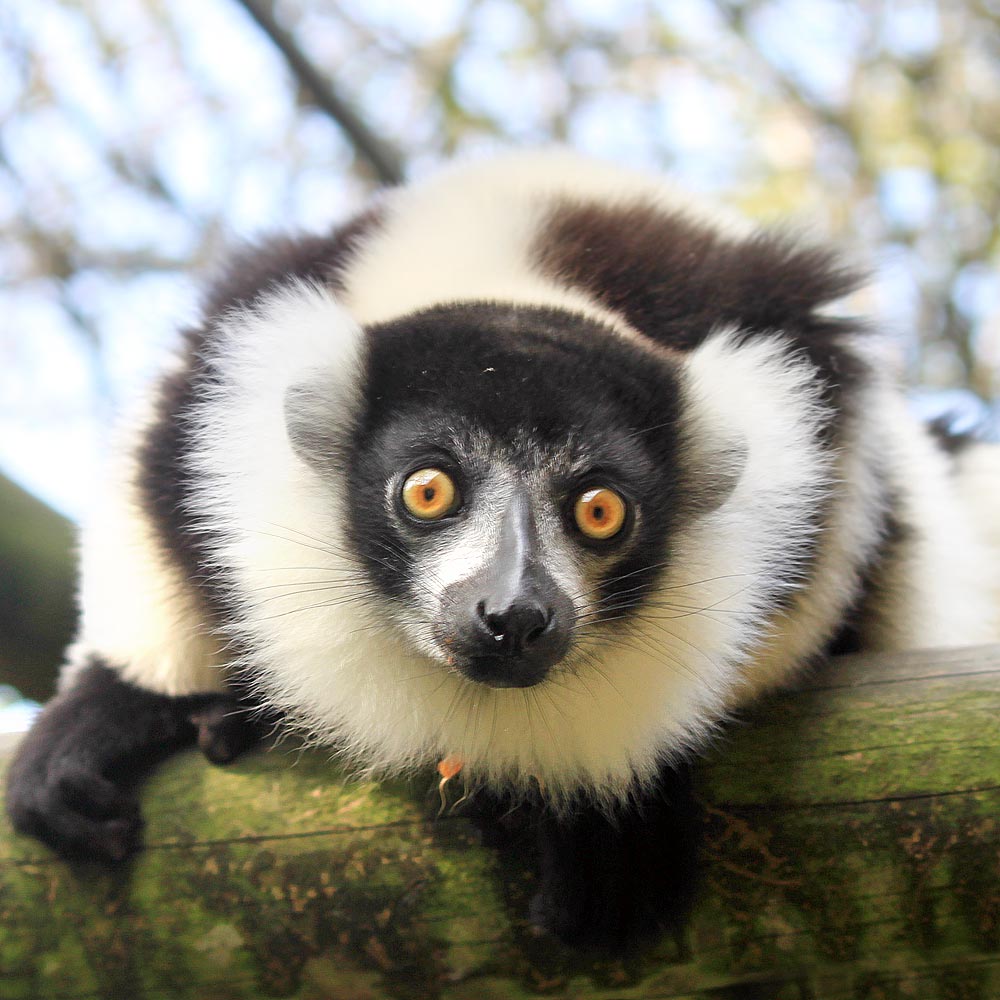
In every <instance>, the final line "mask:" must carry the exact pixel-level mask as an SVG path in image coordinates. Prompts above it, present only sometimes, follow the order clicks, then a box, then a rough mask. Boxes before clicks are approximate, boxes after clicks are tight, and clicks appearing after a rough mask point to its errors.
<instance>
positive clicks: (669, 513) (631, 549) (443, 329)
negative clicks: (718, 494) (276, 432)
mask: <svg viewBox="0 0 1000 1000" xmlns="http://www.w3.org/2000/svg"><path fill="white" fill-rule="evenodd" d="M595 326H596V324H595V323H594V322H593V321H592V320H587V319H584V318H582V317H580V316H573V315H571V314H568V313H565V312H562V311H559V310H550V309H538V308H527V307H513V306H512V307H507V306H498V305H496V304H484V303H469V304H464V305H457V306H449V307H440V308H437V309H432V310H428V311H427V312H422V313H419V314H417V315H415V316H409V317H406V318H405V319H402V320H399V321H398V322H393V323H387V324H383V325H380V326H376V327H373V328H372V329H371V330H370V331H369V340H368V342H369V351H368V359H367V368H366V372H365V377H364V378H363V380H362V382H363V385H364V393H365V395H364V401H363V405H362V412H361V416H360V419H359V425H358V426H357V427H356V428H354V429H353V431H352V440H353V442H354V444H353V448H352V450H351V451H350V454H349V457H348V463H349V468H350V469H351V476H350V479H351V482H352V483H354V484H355V485H356V488H355V489H353V490H352V491H351V494H350V497H349V499H350V501H351V507H350V515H351V521H352V534H353V538H354V543H355V545H356V546H357V549H358V551H360V552H361V553H363V554H364V555H365V557H366V559H367V563H368V567H369V571H370V573H371V576H372V577H373V579H374V580H375V581H376V583H377V584H378V585H379V586H380V587H381V588H382V589H383V591H384V592H385V593H387V594H389V595H390V596H393V597H397V598H405V595H406V589H405V583H406V579H407V574H408V572H409V570H410V568H411V562H410V558H411V555H412V551H413V548H414V546H416V545H419V544H420V543H421V540H422V539H421V537H420V536H424V538H425V539H426V538H429V537H430V535H431V534H432V533H433V531H434V530H443V531H446V530H447V529H448V525H447V523H442V524H441V525H440V526H438V527H436V528H434V529H432V531H431V533H428V530H427V528H426V526H423V527H421V529H420V530H419V531H414V532H412V533H411V534H409V535H407V536H406V537H404V536H403V534H402V533H404V532H405V523H402V522H400V521H398V520H397V522H396V523H392V522H390V521H388V520H387V519H386V518H385V516H384V512H383V509H382V508H381V507H380V506H379V505H376V504H372V503H371V502H369V501H368V500H367V499H366V498H370V497H373V496H382V495H384V491H385V483H386V482H388V481H390V480H392V479H393V478H394V477H395V476H397V475H399V474H400V473H403V472H406V471H410V470H412V469H414V468H419V467H420V466H421V465H425V464H435V465H440V466H442V467H444V468H445V470H446V471H448V472H449V473H450V474H451V475H452V476H453V478H455V479H456V480H457V482H458V485H459V490H460V491H461V492H463V494H464V495H466V496H468V497H472V495H473V494H474V492H475V490H476V488H477V483H478V481H480V480H481V479H484V478H485V477H486V476H487V475H488V472H489V465H490V463H491V461H492V460H493V459H494V458H495V457H496V455H494V454H490V455H484V454H482V452H481V451H477V449H476V445H475V442H476V440H477V437H476V435H477V432H482V431H485V432H486V433H487V434H488V435H489V438H490V440H491V441H493V442H496V446H497V448H499V449H503V448H506V449H509V452H510V455H511V456H512V457H514V458H515V460H516V461H517V462H518V463H519V464H520V465H521V466H522V467H525V468H530V467H531V466H532V465H533V464H538V463H539V462H541V463H543V464H544V465H545V467H546V470H547V471H548V472H550V473H552V474H553V476H554V478H555V480H556V482H555V484H554V485H555V489H556V492H557V493H558V494H559V495H562V496H565V497H570V496H572V495H574V494H575V493H576V492H578V491H579V490H580V489H582V488H584V487H585V486H586V485H588V482H587V481H586V480H581V479H580V478H579V476H578V475H574V474H573V473H572V472H571V471H570V470H569V468H568V467H569V466H571V465H572V462H573V459H574V458H578V459H580V460H581V461H585V463H586V468H587V471H588V474H591V473H592V470H600V472H601V473H602V477H603V480H602V481H605V482H607V483H608V485H613V486H617V488H619V489H620V490H621V491H622V492H623V493H624V494H625V495H627V496H630V497H631V498H633V500H634V501H636V502H637V503H638V505H639V506H640V507H641V508H642V510H643V518H642V521H641V523H640V524H639V525H637V531H636V532H635V534H634V536H633V537H632V538H631V543H630V544H629V545H628V546H626V547H625V548H624V549H623V550H622V551H621V552H620V553H619V554H618V558H617V559H616V560H614V561H613V562H612V563H611V564H609V567H608V572H607V574H606V578H607V580H608V581H609V582H608V584H607V585H606V589H605V593H604V595H603V596H605V597H607V598H609V599H610V597H611V596H612V595H613V594H614V592H615V587H616V586H619V587H620V588H621V589H622V590H623V591H627V592H628V595H627V598H626V599H625V601H626V603H628V604H629V605H634V604H638V603H639V602H640V600H641V598H642V596H643V594H644V592H645V590H646V589H647V588H648V586H649V585H650V584H652V583H653V581H654V580H655V578H656V573H655V571H653V570H650V569H649V567H650V566H654V565H660V564H662V562H663V560H664V559H665V558H666V553H665V549H664V547H665V546H666V545H667V544H669V539H670V537H671V536H672V535H673V534H674V533H675V532H676V530H677V527H678V525H679V523H680V522H681V521H682V519H683V518H685V517H689V516H691V514H692V513H693V512H694V511H695V510H696V509H698V508H699V505H700V504H703V503H704V502H705V497H704V496H703V495H701V494H695V493H694V492H693V490H692V487H691V482H692V478H693V477H685V476H684V475H683V470H684V468H685V462H686V461H687V459H686V456H685V455H684V454H683V450H682V442H681V435H680V432H679V427H680V423H681V419H682V412H683V407H684V399H683V387H682V384H681V382H680V380H679V378H678V376H677V372H676V371H675V369H674V367H673V365H672V364H671V362H670V361H669V360H668V359H658V358H651V357H650V355H649V354H648V353H647V352H645V351H643V350H641V349H640V348H637V347H636V346H635V345H634V344H631V343H629V342H628V341H625V340H622V339H620V338H616V337H613V336H608V334H607V333H606V331H604V330H601V329H598V330H596V335H595ZM568 440H576V441H577V442H579V444H578V445H577V449H578V450H577V452H576V453H575V454H574V453H571V454H569V455H568V456H563V455H561V454H559V455H554V454H553V452H552V449H556V450H557V451H558V450H559V449H561V448H562V447H563V446H564V444H565V442H566V441H568ZM331 447H333V445H332V444H331ZM567 516H568V513H567ZM629 574H631V575H629ZM619 580H621V581H623V582H622V583H620V584H618V583H616V582H610V581H619Z"/></svg>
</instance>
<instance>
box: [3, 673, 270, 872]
mask: <svg viewBox="0 0 1000 1000" xmlns="http://www.w3.org/2000/svg"><path fill="white" fill-rule="evenodd" d="M259 736H260V727H259V725H258V724H257V723H255V721H254V720H253V718H252V713H251V712H250V711H249V710H248V707H247V705H246V704H245V702H242V701H240V700H239V699H238V698H237V697H235V696H232V695H227V694H206V695H190V696H184V697H177V698H175V697H170V696H167V695H161V694H155V693H153V692H151V691H146V690H144V689H142V688H139V687H136V686H135V685H133V684H130V683H128V682H127V681H124V680H122V678H121V677H120V676H119V675H118V674H117V673H116V672H115V671H114V670H111V669H109V668H108V667H105V666H103V665H101V664H100V663H92V664H91V665H90V666H88V667H86V668H84V669H83V670H82V671H81V672H80V674H79V675H78V676H77V678H76V680H75V683H74V684H73V686H72V687H71V688H69V689H68V690H66V691H64V692H62V693H61V694H59V695H57V696H56V697H55V698H53V699H52V701H50V702H49V703H48V705H46V707H45V708H44V709H43V711H42V713H41V715H40V716H39V718H38V720H37V721H36V723H35V725H34V727H33V728H32V729H31V731H30V732H29V733H28V735H27V736H26V737H25V738H24V741H23V742H22V743H21V745H20V746H19V747H18V750H17V753H16V754H15V757H14V760H13V762H12V763H11V767H10V770H9V772H8V777H7V811H8V813H9V815H10V817H11V819H12V821H13V823H14V826H15V828H16V829H17V830H19V831H20V832H22V833H27V834H30V835H31V836H34V837H37V838H38V839H39V840H42V841H43V842H45V843H46V844H48V845H49V846H50V847H52V848H54V849H55V850H57V851H58V852H59V853H61V854H63V855H65V856H67V857H72V858H86V859H94V860H100V861H121V860H122V859H124V858H126V857H128V856H129V855H130V854H132V853H134V852H135V851H136V850H138V849H139V847H140V846H141V839H142V827H143V820H142V814H141V812H140V809H139V800H138V786H139V783H140V782H141V780H142V778H143V777H145V775H146V774H147V773H148V772H149V770H150V769H151V768H152V767H153V766H154V765H155V764H157V763H158V762H159V761H161V760H163V759H164V758H166V757H168V756H169V755H170V754H172V753H174V752H176V751H177V750H180V749H182V748H183V747H186V746H190V745H192V744H194V743H196V742H197V743H198V744H199V745H200V746H201V749H202V750H203V752H204V753H205V755H206V756H207V757H208V758H209V759H210V760H212V761H214V762H216V763H220V762H223V761H227V760H231V759H233V757H235V756H236V755H238V754H239V753H241V752H242V751H243V750H245V749H247V748H248V747H250V746H251V745H252V744H253V743H254V742H256V739H257V738H259Z"/></svg>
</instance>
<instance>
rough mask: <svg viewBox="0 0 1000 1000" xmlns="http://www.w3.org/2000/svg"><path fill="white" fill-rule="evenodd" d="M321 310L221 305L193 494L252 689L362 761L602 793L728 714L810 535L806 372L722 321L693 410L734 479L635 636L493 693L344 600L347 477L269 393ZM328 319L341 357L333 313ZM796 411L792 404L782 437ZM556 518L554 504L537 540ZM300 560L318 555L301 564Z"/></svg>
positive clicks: (285, 375)
mask: <svg viewBox="0 0 1000 1000" xmlns="http://www.w3.org/2000/svg"><path fill="white" fill-rule="evenodd" d="M333 308H334V307H332V304H329V303H325V302H322V301H321V300H319V299H317V294H316V293H315V292H309V293H308V299H307V300H305V301H298V302H296V301H295V298H294V297H293V296H292V295H289V294H287V293H286V294H284V295H283V296H282V297H281V299H280V301H279V302H277V303H269V304H268V305H267V306H265V307H263V308H262V309H261V310H259V311H258V312H257V313H256V314H255V315H254V316H253V317H246V316H242V317H234V318H233V319H232V320H231V321H230V322H231V327H232V336H233V340H232V342H231V343H229V344H227V345H226V346H225V348H224V349H223V350H222V352H221V355H222V356H223V357H224V358H225V364H226V367H227V369H228V370H229V372H230V373H231V374H230V376H229V378H227V380H226V384H225V386H224V388H223V390H222V392H223V393H225V395H226V405H225V406H224V407H219V406H218V405H216V404H213V403H209V404H206V406H205V408H204V412H203V419H204V432H203V434H202V436H201V437H202V442H203V449H202V452H201V458H200V464H201V467H202V470H203V473H204V475H205V476H206V477H207V481H208V482H209V483H210V493H207V494H206V497H205V499H206V501H207V502H209V503H211V505H212V508H213V509H214V510H215V511H216V514H217V516H218V522H219V525H220V526H222V527H224V528H225V531H226V542H225V544H224V546H223V547H222V549H221V550H220V552H219V559H220V561H221V562H224V563H225V564H226V565H227V566H229V567H234V568H235V569H236V570H237V575H238V580H239V583H240V585H241V590H242V591H243V604H244V614H243V617H242V619H241V621H240V622H239V623H237V625H236V630H237V632H238V634H239V636H240V637H241V638H243V639H244V640H246V641H247V642H248V644H249V646H250V647H252V648H253V649H255V650H256V651H257V652H256V654H255V656H254V658H253V670H254V672H255V674H256V675H257V677H258V679H259V682H260V684H261V685H262V687H263V688H264V690H265V691H266V693H267V694H268V696H269V697H270V698H272V699H273V700H274V701H275V702H276V703H277V704H279V705H281V706H282V707H283V708H285V709H286V710H287V711H289V712H290V713H291V714H292V715H293V717H294V718H295V719H296V720H297V721H298V722H299V723H300V724H302V725H303V726H305V727H306V728H307V729H310V730H312V731H313V732H314V733H315V734H316V735H317V737H318V738H319V739H320V740H321V741H324V742H328V741H336V742H337V743H339V744H341V745H343V746H345V747H346V748H347V751H348V753H349V755H350V757H351V758H352V759H353V760H355V761H356V762H358V763H359V764H360V765H361V766H362V767H364V768H366V769H371V770H373V771H379V772H384V771H387V770H388V771H391V770H398V769H402V768H406V767H408V766H411V765H414V764H418V763H422V762H426V761H429V760H434V759H436V758H438V757H441V756H443V755H445V754H448V753H457V754H459V755H460V756H461V757H462V759H463V760H464V761H465V762H466V765H467V768H468V771H469V772H470V773H471V774H475V775H479V776H481V777H484V778H486V779H487V780H490V781H494V782H503V783H514V784H517V783H524V782H526V781H527V780H528V778H529V776H534V777H536V778H538V779H539V780H540V781H541V782H543V783H544V785H545V787H546V788H547V789H548V790H549V792H550V793H551V794H553V795H554V796H555V797H557V798H558V797H559V796H560V795H562V794H565V793H567V792H569V791H570V790H572V789H574V788H577V787H580V786H582V787H586V788H589V789H591V790H592V791H593V792H594V793H595V794H596V795H597V796H598V797H602V798H607V797H615V796H621V795H626V794H628V790H629V788H630V787H631V786H632V783H633V781H634V780H635V779H636V777H638V778H640V779H642V778H643V777H648V776H650V775H652V773H653V772H654V770H655V768H656V765H657V762H658V761H659V759H660V758H661V757H662V755H663V753H664V751H665V750H668V751H669V750H670V749H671V748H674V749H677V748H679V747H680V746H682V745H685V744H690V743H692V742H696V741H698V740H699V739H701V738H702V737H703V736H704V735H705V733H706V732H707V731H708V730H709V729H710V728H711V726H713V725H714V724H715V723H716V722H717V721H718V719H719V718H720V716H721V715H722V714H723V713H724V712H725V711H726V710H727V709H728V708H729V700H728V697H727V696H728V694H729V692H730V690H731V689H732V687H733V685H734V683H735V682H736V681H737V679H738V677H739V671H740V665H741V663H742V662H743V661H745V659H746V654H747V646H748V639H749V638H753V637H754V632H753V623H754V622H757V621H759V620H760V619H761V615H762V613H764V612H765V611H766V610H767V609H768V608H769V607H770V605H771V603H772V602H773V600H774V599H775V597H776V596H777V592H778V591H780V584H778V583H776V582H775V576H774V573H773V572H772V570H773V569H774V567H775V566H776V565H778V564H781V563H782V562H783V561H784V560H786V559H787V555H788V551H789V549H794V548H795V547H796V546H797V545H802V544H804V543H805V542H806V541H807V540H808V536H809V532H810V531H811V528H810V526H809V524H808V515H809V512H810V509H811V504H812V503H813V502H815V500H816V498H817V497H818V496H819V495H821V494H822V493H823V491H824V490H826V489H827V488H828V480H829V469H828V463H827V462H826V460H825V458H824V456H823V455H822V454H821V453H820V451H819V449H818V448H817V446H816V445H815V443H814V441H813V431H814V429H815V422H816V420H817V419H818V417H819V413H818V411H817V409H816V407H815V405H814V404H813V402H812V398H811V396H810V395H809V392H808V385H809V378H810V371H809V369H808V367H807V366H806V365H804V364H803V363H801V362H794V361H790V360H789V359H788V357H787V354H786V352H785V351H784V350H783V349H782V345H781V344H779V343H777V342H765V341H761V342H759V343H758V344H755V345H752V346H750V347H748V348H740V349H737V348H736V347H735V346H734V345H733V343H732V341H731V339H730V338H729V337H728V336H727V335H719V336H717V337H715V338H712V339H711V340H710V341H708V342H707V343H706V344H705V345H704V346H703V347H702V348H701V349H700V350H699V351H697V352H695V354H694V355H693V357H692V361H691V369H692V391H693V394H694V397H695V399H696V400H697V403H696V406H697V414H696V419H704V420H706V421H709V420H710V421H715V422H716V423H717V422H719V421H722V422H723V423H724V424H725V426H726V428H727V431H728V432H729V434H730V435H731V436H738V437H740V438H742V439H744V441H745V444H746V446H747V449H748V452H747V458H746V466H745V472H744V475H743V477H742V478H741V480H740V482H739V484H738V485H737V487H736V489H735V490H734V492H733V493H732V495H731V496H730V498H729V499H728V501H727V502H726V503H724V504H723V505H722V506H721V507H720V508H718V509H717V510H715V511H714V512H712V513H711V514H710V515H707V516H706V517H705V518H704V519H703V520H702V521H701V522H698V523H697V524H695V525H693V526H691V527H690V528H689V530H688V531H687V532H685V533H684V534H683V535H682V536H681V537H680V538H679V539H678V540H677V542H676V547H675V551H676V552H677V558H676V560H675V562H676V565H677V566H679V567H683V569H677V570H675V571H673V572H671V573H669V574H667V576H666V577H665V582H664V588H663V590H662V591H661V592H660V593H658V594H657V595H655V597H654V600H653V607H652V608H651V610H650V612H649V615H648V616H647V617H646V618H645V619H644V620H643V621H641V622H640V623H639V625H638V626H637V627H635V628H634V629H633V630H632V632H631V633H630V634H629V635H627V636H624V637H622V638H621V639H620V641H618V642H615V643H614V644H612V645H611V646H609V645H608V644H607V643H606V642H604V641H587V642H585V643H584V649H583V650H582V651H581V653H579V654H578V655H577V657H576V662H572V663H571V666H572V667H573V669H572V670H570V669H563V670H560V671H558V672H557V675H556V676H555V677H554V678H553V680H552V682H550V683H546V684H543V685H542V686H540V687H539V688H537V689H532V690H492V689H487V688H483V687H480V686H477V685H473V684H470V683H469V682H468V681H466V680H464V679H462V678H461V677H459V676H457V675H456V674H453V673H451V672H449V671H448V670H447V669H446V668H445V666H444V665H443V664H442V663H441V662H440V660H433V659H430V658H428V657H427V656H426V655H424V654H423V653H422V652H421V651H420V645H421V644H420V643H419V641H415V640H413V639H412V638H411V639H408V638H407V637H406V635H405V630H403V629H396V628H393V627H390V626H388V625H386V613H385V609H384V608H383V607H382V605H381V602H380V601H379V600H378V599H374V598H362V597H359V596H358V594H357V592H356V590H357V588H358V587H359V586H360V580H359V579H358V575H357V570H358V568H357V566H356V565H355V564H354V562H353V561H352V560H351V559H350V557H349V556H348V555H346V552H347V549H348V546H347V542H346V539H345V538H344V536H343V534H342V533H341V530H340V529H341V527H342V519H341V517H340V515H339V513H338V512H337V509H336V497H337V495H342V491H343V490H346V489H349V488H350V484H348V483H343V482H342V483H340V484H339V485H338V486H331V485H329V484H324V483H323V482H321V481H320V477H319V476H318V475H317V474H316V473H314V472H313V471H312V469H311V468H310V467H309V466H308V465H306V464H305V463H303V462H302V461H300V460H299V459H298V458H297V457H296V456H295V455H294V453H293V452H292V450H291V447H290V445H289V443H288V441H287V438H286V437H285V435H284V434H283V433H282V432H281V429H280V428H281V424H280V422H279V421H278V420H277V414H278V410H279V407H280V401H281V398H282V394H283V393H282V388H281V387H282V386H283V385H285V386H287V385H288V384H291V383H292V382H294V380H295V378H296V377H297V376H298V374H300V373H299V372H298V371H297V368H298V366H297V365H296V364H295V363H294V362H289V361H287V359H288V358H289V357H297V356H299V355H300V354H301V356H302V358H303V359H308V362H309V363H310V364H312V363H314V362H315V361H316V358H315V356H314V355H313V353H312V352H313V350H314V348H315V344H313V343H312V339H311V336H310V329H311V327H312V326H313V325H314V324H315V325H319V323H318V321H319V320H320V319H322V318H325V315H326V312H327V310H331V311H332V309H333ZM311 311H315V313H316V315H315V317H311V316H310V312H311ZM331 325H332V324H331V323H330V322H326V323H325V326H326V328H327V330H329V329H330V327H331ZM237 330H238V339H237V336H236V334H237ZM279 333H280V337H279ZM340 333H341V336H342V338H343V340H344V342H345V344H346V345H347V346H345V348H344V350H345V353H347V354H349V353H350V346H349V345H350V343H352V342H353V341H352V337H353V335H354V334H353V330H352V328H351V326H350V325H349V324H348V323H347V322H346V321H345V322H344V324H343V326H342V327H341V328H340ZM279 339H280V342H281V344H282V351H281V353H282V357H283V358H285V359H286V361H285V362H284V363H285V365H286V370H284V371H282V372H281V373H280V374H279V375H277V377H276V372H275V369H274V365H275V363H276V359H274V358H271V357H270V356H269V355H270V353H271V352H273V351H274V347H273V345H274V344H275V343H276V342H278V341H279ZM300 341H301V342H302V343H301V344H300ZM304 345H306V349H305V350H303V349H302V348H303V346H304ZM338 364H343V363H342V362H338ZM344 367H345V368H346V370H350V365H349V364H348V365H346V366H344ZM761 386H765V387H767V388H766V389H764V390H762V389H761ZM349 388H350V383H349V381H348V382H347V383H345V391H349ZM748 403H750V404H751V410H752V419H750V420H748V419H747V407H746V404H748ZM790 409H793V410H794V411H795V412H796V413H797V414H798V419H797V420H796V421H795V422H794V426H795V432H794V433H792V434H789V433H788V431H787V414H788V412H789V410H790ZM268 525H270V526H271V528H270V529H269V530H268V532H267V533H266V534H261V532H260V531H259V530H258V526H268ZM278 525H280V527H277V526H278ZM557 530H559V529H558V520H557V518H556V517H553V519H552V524H551V525H550V526H549V534H552V533H553V532H555V531H557ZM549 544H550V545H551V544H552V543H551V542H550V543H549ZM317 545H318V546H319V547H320V548H321V549H322V551H318V550H317V548H316V546H317ZM458 559H459V562H462V560H463V559H466V560H468V562H467V564H466V565H465V566H464V567H463V568H466V569H468V567H471V566H472V565H474V563H475V562H476V561H477V560H476V557H475V556H474V555H473V554H472V553H471V552H470V553H466V556H461V555H459V557H458ZM304 563H305V564H308V565H310V566H311V567H313V568H311V569H309V570H305V569H300V568H298V567H302V566H303V565H304ZM564 565H565V564H564ZM460 571H461V570H459V572H460ZM564 571H565V572H569V570H564ZM318 581H327V582H328V583H329V584H330V585H331V586H332V587H335V588H337V587H340V586H341V585H342V584H345V583H346V584H347V585H348V587H349V588H350V587H352V586H353V587H354V588H355V590H354V591H351V590H350V589H349V590H348V592H347V594H348V599H347V600H346V601H340V600H339V598H340V597H343V596H344V593H345V592H344V591H343V590H339V589H335V590H333V591H331V593H332V594H333V595H334V597H333V600H334V601H335V602H336V603H333V604H331V603H330V602H329V601H328V600H327V599H326V594H325V592H323V591H321V590H317V589H316V588H318V587H320V586H322V585H323V584H322V583H321V582H318ZM307 584H308V590H309V592H308V593H300V592H299V591H300V590H301V589H302V588H303V587H305V586H306V585H307ZM262 588H266V589H262ZM578 589H579V588H578ZM660 601H662V602H664V605H663V606H660V604H659V602H660ZM698 609H707V610H704V611H699V610H698ZM373 626H374V627H373ZM584 654H585V655H584Z"/></svg>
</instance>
